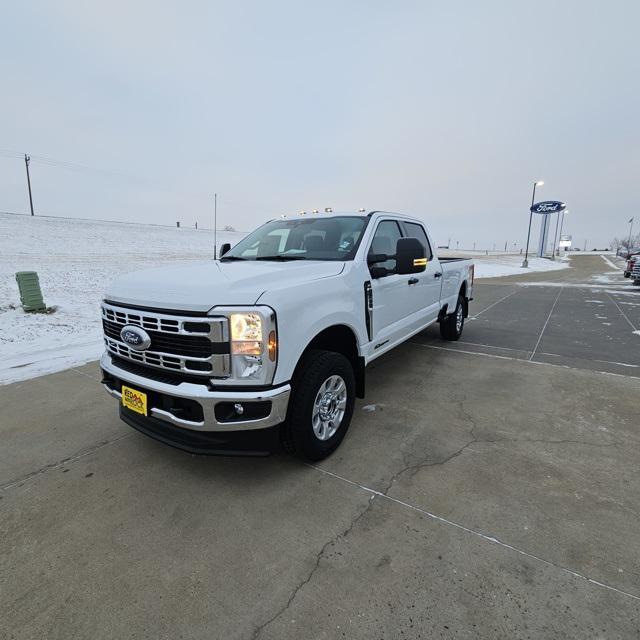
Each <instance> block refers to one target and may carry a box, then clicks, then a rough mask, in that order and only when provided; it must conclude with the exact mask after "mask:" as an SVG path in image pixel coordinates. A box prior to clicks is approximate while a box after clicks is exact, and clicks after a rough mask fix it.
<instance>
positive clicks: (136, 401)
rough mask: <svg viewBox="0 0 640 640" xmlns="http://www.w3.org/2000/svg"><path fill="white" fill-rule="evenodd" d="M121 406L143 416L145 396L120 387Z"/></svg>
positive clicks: (145, 413)
mask: <svg viewBox="0 0 640 640" xmlns="http://www.w3.org/2000/svg"><path fill="white" fill-rule="evenodd" d="M122 406H123V407H126V408H127V409H131V411H135V412H136V413H139V414H141V415H143V416H146V415H147V394H146V393H143V392H142V391H138V390H137V389H132V388H131V387H126V386H125V385H122Z"/></svg>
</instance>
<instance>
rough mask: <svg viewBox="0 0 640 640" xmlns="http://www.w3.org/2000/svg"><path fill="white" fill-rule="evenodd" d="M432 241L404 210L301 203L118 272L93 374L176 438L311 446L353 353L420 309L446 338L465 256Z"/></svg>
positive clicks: (297, 449) (343, 398) (417, 326)
mask: <svg viewBox="0 0 640 640" xmlns="http://www.w3.org/2000/svg"><path fill="white" fill-rule="evenodd" d="M433 247H434V244H433V242H432V241H431V238H430V237H429V234H428V233H427V231H426V230H425V227H424V226H423V223H422V222H420V220H417V219H415V218H411V217H408V216H404V215H399V214H396V213H387V212H383V211H372V212H370V213H328V214H308V215H299V216H294V217H283V218H279V219H275V220H271V221H270V222H267V223H266V224H264V225H263V226H261V227H259V228H258V229H257V230H256V231H254V232H253V233H251V234H249V235H248V236H247V237H245V238H244V239H243V240H241V241H240V242H239V243H238V244H237V245H236V246H235V247H233V248H230V246H229V245H223V247H222V249H221V255H222V257H221V258H220V259H219V260H212V261H210V262H207V263H205V264H191V265H186V266H167V267H160V268H155V269H148V270H145V271H140V272H137V273H133V274H130V275H127V276H125V277H123V278H121V279H120V280H118V281H116V282H115V283H113V284H112V285H111V287H110V288H109V290H108V291H107V293H106V296H105V299H104V302H103V304H102V321H103V327H104V339H105V344H106V351H105V353H104V355H103V356H102V359H101V367H102V372H103V381H102V382H103V384H104V386H105V388H106V390H107V391H108V393H109V394H111V395H112V396H113V397H115V398H117V399H118V401H119V405H120V417H121V418H122V419H123V420H124V421H125V422H126V423H127V424H129V425H130V426H132V427H134V428H136V429H138V430H139V431H141V432H143V433H145V434H147V435H149V436H151V437H153V438H156V439H157V440H160V441H162V442H165V443H167V444H170V445H173V446H175V447H178V448H181V449H184V450H186V451H189V452H192V453H210V454H215V453H226V454H234V453H236V454H249V455H251V454H253V455H260V454H267V453H269V452H271V451H273V450H274V449H275V448H277V447H279V446H282V447H284V449H285V450H286V451H288V452H290V453H293V454H295V455H298V456H300V457H302V458H305V459H307V460H320V459H322V458H324V457H326V456H327V455H329V454H330V453H331V452H333V451H334V450H335V449H336V448H337V447H338V445H339V444H340V442H341V441H342V439H343V438H344V436H345V433H346V432H347V429H348V428H349V423H350V421H351V416H352V414H353V409H354V402H355V398H356V397H359V398H362V397H364V393H365V367H366V366H367V364H368V363H370V362H371V361H372V360H374V359H375V358H378V357H379V356H381V355H382V354H383V353H385V352H387V351H389V350H390V349H393V348H394V347H396V346H398V345H399V344H400V343H401V342H403V341H405V340H407V339H408V338H410V337H411V336H413V335H415V334H416V333H418V332H419V331H422V330H423V329H425V327H428V326H429V325H430V324H432V323H434V322H438V323H439V324H440V334H441V336H442V338H444V339H445V340H457V339H458V338H459V337H460V334H461V333H462V329H463V326H464V319H465V317H466V316H467V309H468V303H469V301H470V300H472V296H473V263H472V261H471V260H464V259H438V257H437V256H436V254H435V252H434V250H433Z"/></svg>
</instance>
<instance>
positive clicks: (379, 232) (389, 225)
mask: <svg viewBox="0 0 640 640" xmlns="http://www.w3.org/2000/svg"><path fill="white" fill-rule="evenodd" d="M399 238H402V234H401V233H400V227H399V226H398V223H397V222H395V221H393V220H383V221H382V222H381V223H380V224H379V225H378V228H377V229H376V232H375V234H374V236H373V240H372V241H371V246H370V247H369V254H372V253H386V254H387V255H395V252H396V243H397V242H398V239H399ZM375 266H376V267H385V268H386V269H388V270H389V271H391V270H393V269H395V268H396V261H395V259H393V260H387V261H386V262H378V263H376V265H375Z"/></svg>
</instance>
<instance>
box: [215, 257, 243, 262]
mask: <svg viewBox="0 0 640 640" xmlns="http://www.w3.org/2000/svg"><path fill="white" fill-rule="evenodd" d="M246 259H247V258H241V257H240V256H222V258H220V262H231V261H232V260H246Z"/></svg>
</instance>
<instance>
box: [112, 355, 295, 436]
mask: <svg viewBox="0 0 640 640" xmlns="http://www.w3.org/2000/svg"><path fill="white" fill-rule="evenodd" d="M100 366H101V368H102V370H103V372H104V373H105V374H106V375H105V377H104V380H103V385H104V387H105V389H106V390H107V393H108V394H109V395H111V396H113V397H114V398H117V399H118V400H120V399H121V398H122V394H121V386H122V383H123V382H124V383H125V384H126V385H131V386H132V387H134V388H136V389H139V390H140V391H143V392H147V393H148V395H149V407H148V412H149V418H153V419H154V420H156V421H161V422H164V423H168V424H170V425H173V426H174V427H180V428H182V429H189V430H191V431H198V432H225V433H231V432H237V431H249V430H256V429H266V428H268V427H273V426H276V425H278V424H280V423H282V422H284V420H285V417H286V415H287V406H288V404H289V395H290V394H291V386H290V385H288V384H285V385H282V386H280V387H275V388H273V389H267V390H263V391H234V390H232V389H229V390H228V391H211V390H210V389H209V388H208V387H207V386H206V385H205V384H195V383H192V382H182V383H181V384H177V385H173V384H168V383H164V382H159V381H156V380H152V379H150V378H146V377H143V376H140V375H137V374H135V373H131V372H130V371H126V370H125V369H121V368H120V367H118V365H117V364H116V363H114V362H113V360H112V358H111V356H110V355H109V354H108V353H104V354H103V355H102V358H101V359H100ZM149 392H150V393H149ZM186 403H188V404H189V405H190V408H191V407H194V406H195V407H196V411H190V412H189V417H188V418H185V417H180V415H179V414H180V413H182V412H183V411H182V409H180V408H179V407H180V405H181V404H182V405H185V404H186ZM236 403H237V404H240V405H242V407H243V408H244V410H245V413H247V414H248V415H249V416H251V415H254V416H255V415H258V416H259V417H254V418H249V419H243V417H242V416H240V415H237V416H232V417H231V418H230V417H229V416H228V414H227V415H226V416H225V417H224V418H222V417H221V411H220V408H221V407H227V406H229V405H234V404H236ZM218 405H220V406H218ZM174 406H175V407H178V408H175V409H174V408H173V407H174ZM217 406H218V410H216V407H217ZM253 408H256V409H259V410H256V411H254V410H252V409H253ZM130 413H132V412H130V411H128V410H127V411H126V413H125V415H127V414H130ZM127 422H129V421H127ZM132 426H133V425H132Z"/></svg>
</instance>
